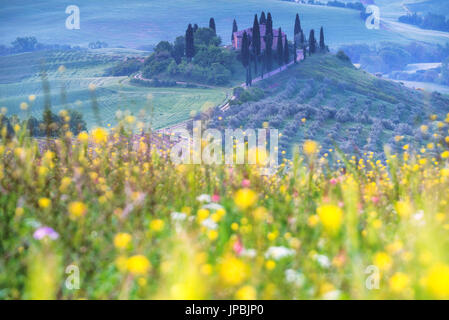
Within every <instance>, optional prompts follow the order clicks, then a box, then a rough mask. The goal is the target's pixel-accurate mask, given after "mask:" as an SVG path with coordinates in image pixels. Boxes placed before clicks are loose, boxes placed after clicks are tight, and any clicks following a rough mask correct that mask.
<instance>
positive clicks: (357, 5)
mask: <svg viewBox="0 0 449 320" xmlns="http://www.w3.org/2000/svg"><path fill="white" fill-rule="evenodd" d="M282 1H288V2H298V1H296V0H282ZM299 2H300V3H304V4H311V5H315V6H328V7H337V8H346V9H352V10H357V11H363V12H364V11H365V6H364V5H363V3H361V2H341V1H327V2H321V1H316V0H301V1H299Z"/></svg>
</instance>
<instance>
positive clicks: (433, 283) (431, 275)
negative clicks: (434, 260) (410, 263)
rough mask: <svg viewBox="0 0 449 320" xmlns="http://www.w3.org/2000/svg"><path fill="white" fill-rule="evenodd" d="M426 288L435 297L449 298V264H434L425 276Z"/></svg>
mask: <svg viewBox="0 0 449 320" xmlns="http://www.w3.org/2000/svg"><path fill="white" fill-rule="evenodd" d="M424 282H425V284H426V286H427V290H428V291H429V293H431V294H432V295H433V296H434V297H435V298H437V299H449V266H448V265H446V264H441V263H439V264H436V265H434V266H433V267H432V268H430V270H429V272H428V273H427V276H426V278H425V281H424Z"/></svg>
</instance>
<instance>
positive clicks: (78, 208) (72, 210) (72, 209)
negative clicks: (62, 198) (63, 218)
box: [68, 201, 87, 219]
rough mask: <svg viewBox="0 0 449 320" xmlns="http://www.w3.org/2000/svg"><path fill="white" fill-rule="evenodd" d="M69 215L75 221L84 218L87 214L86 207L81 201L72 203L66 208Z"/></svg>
mask: <svg viewBox="0 0 449 320" xmlns="http://www.w3.org/2000/svg"><path fill="white" fill-rule="evenodd" d="M68 210H69V215H70V217H71V218H72V219H77V218H80V217H82V216H84V215H85V214H86V212H87V206H86V205H85V204H84V203H82V202H81V201H73V202H70V203H69V206H68Z"/></svg>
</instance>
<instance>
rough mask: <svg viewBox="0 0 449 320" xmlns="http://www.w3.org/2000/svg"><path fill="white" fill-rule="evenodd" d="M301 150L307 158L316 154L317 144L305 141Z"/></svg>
mask: <svg viewBox="0 0 449 320" xmlns="http://www.w3.org/2000/svg"><path fill="white" fill-rule="evenodd" d="M303 150H304V153H305V154H306V155H307V156H309V157H310V156H313V155H314V154H316V153H317V152H318V143H316V142H315V141H313V140H306V141H305V142H304V146H303Z"/></svg>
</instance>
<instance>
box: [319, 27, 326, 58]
mask: <svg viewBox="0 0 449 320" xmlns="http://www.w3.org/2000/svg"><path fill="white" fill-rule="evenodd" d="M320 50H321V51H322V52H324V51H325V50H326V45H325V43H324V30H323V27H321V29H320Z"/></svg>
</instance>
